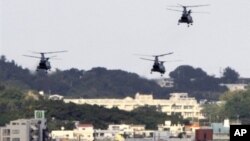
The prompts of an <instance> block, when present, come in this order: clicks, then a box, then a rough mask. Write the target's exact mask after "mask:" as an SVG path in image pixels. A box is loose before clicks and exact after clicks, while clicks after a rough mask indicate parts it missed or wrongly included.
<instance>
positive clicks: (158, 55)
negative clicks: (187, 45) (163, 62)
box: [153, 52, 174, 57]
mask: <svg viewBox="0 0 250 141" xmlns="http://www.w3.org/2000/svg"><path fill="white" fill-rule="evenodd" d="M173 53H174V52H169V53H165V54H160V55H153V57H162V56H166V55H171V54H173Z"/></svg>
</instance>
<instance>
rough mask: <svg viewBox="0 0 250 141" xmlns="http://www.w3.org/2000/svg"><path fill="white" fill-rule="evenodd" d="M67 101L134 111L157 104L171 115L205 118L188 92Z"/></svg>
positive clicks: (66, 101) (137, 94)
mask: <svg viewBox="0 0 250 141" xmlns="http://www.w3.org/2000/svg"><path fill="white" fill-rule="evenodd" d="M64 102H65V103H70V102H72V103H75V104H89V105H98V106H103V107H105V108H109V109H110V108H113V107H117V108H119V109H120V110H125V111H132V110H134V109H135V108H138V107H141V106H146V105H148V106H157V107H158V108H159V109H161V111H162V112H164V113H167V114H168V115H171V114H172V113H181V115H182V116H183V117H184V118H198V119H203V118H204V116H203V115H202V114H201V109H202V108H201V106H200V104H199V103H198V102H197V100H196V99H195V98H193V97H188V94H187V93H171V94H170V98H169V99H154V98H153V95H152V94H140V93H136V95H135V98H131V97H126V98H124V99H83V98H80V99H64Z"/></svg>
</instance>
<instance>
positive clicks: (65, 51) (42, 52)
mask: <svg viewBox="0 0 250 141" xmlns="http://www.w3.org/2000/svg"><path fill="white" fill-rule="evenodd" d="M63 52H68V51H67V50H62V51H52V52H34V51H33V53H36V54H52V53H63Z"/></svg>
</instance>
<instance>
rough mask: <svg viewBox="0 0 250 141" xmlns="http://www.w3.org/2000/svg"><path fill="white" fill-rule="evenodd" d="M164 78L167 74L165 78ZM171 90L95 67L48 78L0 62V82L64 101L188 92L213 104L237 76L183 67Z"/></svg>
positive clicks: (175, 73) (60, 72) (228, 70)
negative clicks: (219, 76) (82, 98)
mask: <svg viewBox="0 0 250 141" xmlns="http://www.w3.org/2000/svg"><path fill="white" fill-rule="evenodd" d="M166 75H167V74H166ZM170 77H171V78H172V79H173V80H174V87H173V88H162V87H160V86H159V85H158V84H156V83H155V81H153V80H149V79H146V78H142V77H140V76H139V75H137V74H135V73H129V72H126V71H122V70H107V69H106V68H102V67H96V68H93V69H91V70H88V71H85V70H79V69H76V68H72V69H69V70H59V69H57V70H56V71H55V72H53V73H52V74H46V73H41V72H40V73H39V72H37V73H36V74H31V73H30V71H29V70H28V69H24V68H23V67H21V66H19V65H17V64H16V63H15V62H14V61H8V60H7V59H6V58H5V57H4V56H2V57H1V58H0V82H2V83H3V84H5V85H6V86H11V87H16V88H20V89H26V90H27V89H32V90H36V91H44V92H45V93H46V94H55V93H57V94H60V95H64V96H67V97H85V98H109V97H113V98H124V97H126V96H132V97H133V96H134V95H135V93H137V92H140V93H146V94H154V97H155V98H168V96H169V93H171V92H188V93H189V95H190V96H194V97H196V98H197V99H209V100H217V99H218V97H219V96H220V95H221V94H222V93H223V92H224V91H225V90H226V89H225V88H224V87H221V86H220V85H219V84H220V83H227V82H230V83H234V82H236V81H237V80H238V77H239V74H238V73H237V72H236V71H234V70H233V69H231V68H229V67H228V68H226V69H225V71H224V74H223V77H222V78H216V77H214V76H210V75H208V74H207V73H206V72H205V71H203V70H202V69H201V68H193V67H192V66H188V65H183V66H179V67H177V68H176V69H175V70H173V71H172V72H170Z"/></svg>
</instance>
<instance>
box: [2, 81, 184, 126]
mask: <svg viewBox="0 0 250 141" xmlns="http://www.w3.org/2000/svg"><path fill="white" fill-rule="evenodd" d="M34 110H45V111H46V118H47V119H48V124H49V128H50V130H52V129H60V128H61V126H64V127H65V128H66V129H71V128H73V127H74V123H73V121H80V122H82V123H92V124H93V125H94V127H95V128H101V129H105V128H107V126H108V124H122V123H124V124H143V125H146V128H147V129H156V128H157V125H158V124H162V123H164V121H165V120H171V121H172V122H173V123H174V124H176V123H177V122H183V119H182V117H181V116H180V114H175V115H173V116H167V115H166V114H164V113H161V112H159V111H158V109H157V108H156V107H148V106H146V107H140V108H138V109H135V110H134V111H132V112H126V111H121V110H119V109H117V108H113V109H106V108H104V107H99V106H90V105H75V104H73V103H69V104H65V103H63V102H62V101H50V100H46V99H44V98H43V97H41V96H38V95H37V94H34V93H33V92H22V91H20V90H18V89H14V88H5V87H4V86H1V89H0V112H1V115H0V126H2V125H4V124H5V123H8V122H9V121H10V120H15V119H20V118H32V117H33V116H34Z"/></svg>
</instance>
